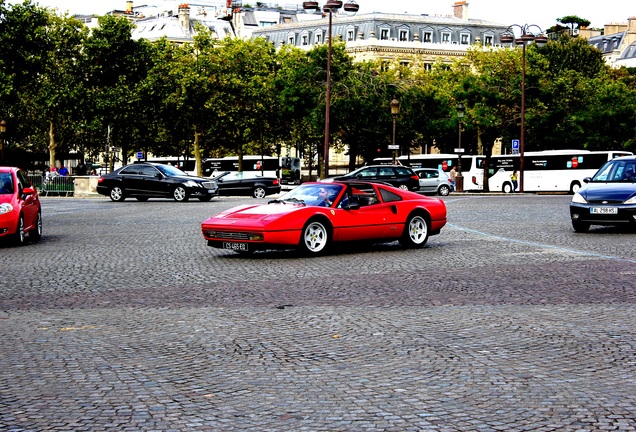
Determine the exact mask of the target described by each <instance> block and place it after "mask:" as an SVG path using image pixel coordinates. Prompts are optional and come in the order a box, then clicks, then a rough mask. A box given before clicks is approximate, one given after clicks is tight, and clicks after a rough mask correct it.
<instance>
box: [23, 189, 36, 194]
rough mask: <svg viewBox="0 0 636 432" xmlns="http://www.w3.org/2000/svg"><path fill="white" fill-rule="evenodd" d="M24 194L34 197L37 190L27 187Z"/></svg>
mask: <svg viewBox="0 0 636 432" xmlns="http://www.w3.org/2000/svg"><path fill="white" fill-rule="evenodd" d="M22 193H23V194H24V195H33V194H34V193H35V189H33V188H32V187H25V188H24V189H22Z"/></svg>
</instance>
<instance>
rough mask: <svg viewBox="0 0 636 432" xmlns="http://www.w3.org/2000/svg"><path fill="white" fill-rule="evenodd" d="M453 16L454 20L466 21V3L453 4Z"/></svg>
mask: <svg viewBox="0 0 636 432" xmlns="http://www.w3.org/2000/svg"><path fill="white" fill-rule="evenodd" d="M453 15H454V16H455V18H459V19H462V20H467V19H468V3H467V2H466V1H465V0H463V1H457V2H455V4H453Z"/></svg>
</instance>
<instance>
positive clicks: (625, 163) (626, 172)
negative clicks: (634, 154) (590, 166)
mask: <svg viewBox="0 0 636 432" xmlns="http://www.w3.org/2000/svg"><path fill="white" fill-rule="evenodd" d="M592 181H593V182H599V183H608V182H609V183H613V182H621V183H622V182H632V183H633V182H636V160H634V159H630V160H611V161H609V162H607V163H606V164H605V165H603V166H602V167H601V168H600V169H599V170H598V171H597V172H596V174H594V177H592Z"/></svg>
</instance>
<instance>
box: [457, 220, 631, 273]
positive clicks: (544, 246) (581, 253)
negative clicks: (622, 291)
mask: <svg viewBox="0 0 636 432" xmlns="http://www.w3.org/2000/svg"><path fill="white" fill-rule="evenodd" d="M447 225H448V226H451V227H453V228H457V229H460V230H462V231H466V232H470V233H473V234H478V235H481V236H484V237H489V238H493V239H497V240H503V241H507V242H511V243H519V244H522V245H527V246H534V247H540V248H546V249H553V250H558V251H561V252H569V253H573V254H577V255H584V256H589V257H595V258H603V259H608V260H613V261H622V262H628V263H636V260H633V259H627V258H621V257H617V256H612V255H603V254H598V253H594V252H586V251H581V250H576V249H569V248H564V247H561V246H554V245H549V244H544V243H535V242H530V241H525V240H518V239H514V238H510V237H502V236H498V235H493V234H488V233H485V232H482V231H477V230H474V229H470V228H464V227H460V226H458V225H454V224H447Z"/></svg>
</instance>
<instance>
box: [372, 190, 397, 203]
mask: <svg viewBox="0 0 636 432" xmlns="http://www.w3.org/2000/svg"><path fill="white" fill-rule="evenodd" d="M378 189H379V190H380V195H381V196H382V201H384V202H395V201H402V197H400V196H399V195H397V194H395V193H393V192H391V191H390V190H386V189H384V188H378Z"/></svg>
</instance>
